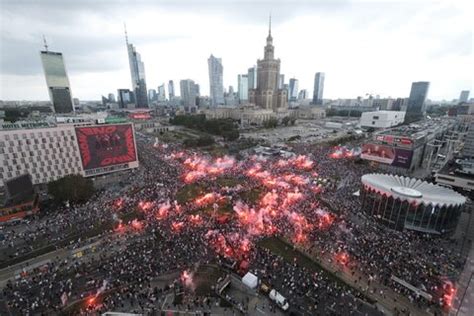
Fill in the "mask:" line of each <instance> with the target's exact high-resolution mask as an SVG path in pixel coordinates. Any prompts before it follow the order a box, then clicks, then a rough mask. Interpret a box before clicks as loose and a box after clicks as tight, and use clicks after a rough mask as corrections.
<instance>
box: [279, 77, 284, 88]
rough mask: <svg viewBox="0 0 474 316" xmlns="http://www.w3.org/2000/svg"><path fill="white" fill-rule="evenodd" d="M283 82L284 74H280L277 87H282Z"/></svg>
mask: <svg viewBox="0 0 474 316" xmlns="http://www.w3.org/2000/svg"><path fill="white" fill-rule="evenodd" d="M284 84H285V75H284V74H281V75H280V77H279V78H278V89H283V85H284Z"/></svg>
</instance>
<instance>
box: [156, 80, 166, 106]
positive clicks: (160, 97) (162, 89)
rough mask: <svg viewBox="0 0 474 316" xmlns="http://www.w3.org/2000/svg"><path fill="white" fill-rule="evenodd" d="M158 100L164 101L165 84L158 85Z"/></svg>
mask: <svg viewBox="0 0 474 316" xmlns="http://www.w3.org/2000/svg"><path fill="white" fill-rule="evenodd" d="M157 98H158V101H160V102H164V101H166V90H165V84H164V83H163V84H162V85H161V86H158V96H157Z"/></svg>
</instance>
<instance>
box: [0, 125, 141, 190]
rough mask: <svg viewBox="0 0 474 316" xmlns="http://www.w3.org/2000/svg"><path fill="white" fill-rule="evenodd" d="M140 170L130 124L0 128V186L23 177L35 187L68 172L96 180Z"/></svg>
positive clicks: (68, 173) (11, 126)
mask: <svg viewBox="0 0 474 316" xmlns="http://www.w3.org/2000/svg"><path fill="white" fill-rule="evenodd" d="M136 167H138V159H137V153H136V144H135V132H134V129H133V125H132V124H130V123H127V124H98V125H96V124H94V123H91V122H84V123H80V124H54V123H47V122H23V123H20V124H11V123H10V124H2V125H1V126H0V187H3V186H4V184H5V181H6V180H8V179H11V178H14V177H18V176H20V175H23V174H29V175H31V179H32V182H33V184H34V185H38V184H44V183H48V182H50V181H54V180H57V179H59V178H62V177H64V176H66V175H70V174H81V175H83V176H86V177H88V176H97V175H102V174H106V173H110V172H115V171H119V170H126V169H129V168H136Z"/></svg>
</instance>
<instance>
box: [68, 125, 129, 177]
mask: <svg viewBox="0 0 474 316" xmlns="http://www.w3.org/2000/svg"><path fill="white" fill-rule="evenodd" d="M75 130H76V136H77V142H78V146H79V152H80V154H81V160H82V166H83V168H84V171H85V172H86V174H88V172H87V171H89V170H93V169H98V168H102V169H104V168H106V167H110V166H114V165H120V164H122V165H123V164H127V163H132V162H137V152H136V148H135V139H134V133H133V127H132V125H131V124H120V125H117V124H116V125H99V126H87V127H76V128H75ZM137 166H138V164H137Z"/></svg>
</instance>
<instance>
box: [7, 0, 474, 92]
mask: <svg viewBox="0 0 474 316" xmlns="http://www.w3.org/2000/svg"><path fill="white" fill-rule="evenodd" d="M453 2H454V3H453ZM0 3H1V7H0V20H1V22H0V23H1V26H0V27H1V43H0V45H1V53H0V77H1V86H0V99H2V100H47V99H48V94H47V89H46V83H45V79H44V76H43V71H42V66H41V61H40V57H39V51H40V50H41V49H43V44H42V34H44V35H45V36H46V38H47V41H48V44H49V49H50V50H53V51H59V52H62V53H63V54H64V58H65V62H66V69H67V71H68V75H69V80H70V83H71V88H72V93H73V96H74V97H78V98H79V99H81V100H98V99H100V96H101V95H107V94H108V93H109V92H113V93H114V94H116V92H117V89H118V88H131V80H130V69H129V65H128V59H127V50H126V46H125V39H124V31H123V23H124V22H126V24H127V29H128V34H129V40H130V42H132V43H133V44H134V45H135V46H136V48H137V51H138V52H139V53H140V54H141V55H142V60H143V61H144V63H145V71H146V78H147V87H148V89H152V88H154V89H156V88H157V86H158V85H160V84H162V83H164V82H168V80H170V79H172V80H174V81H175V86H176V88H177V90H178V91H179V80H180V79H187V78H189V79H193V80H195V81H196V82H197V83H199V84H200V85H201V94H205V95H207V94H208V93H209V74H208V68H207V58H208V57H209V55H210V54H211V53H212V54H213V55H214V56H217V57H220V58H222V60H223V65H224V85H225V87H226V89H227V88H228V86H229V85H232V86H234V88H236V86H237V75H238V74H239V73H246V72H247V69H248V68H249V67H251V66H252V65H254V64H256V61H257V59H258V58H263V47H264V45H265V39H266V36H267V33H268V14H269V12H270V11H271V12H272V21H273V22H272V35H273V40H274V45H275V56H276V57H277V58H280V59H281V73H283V74H285V81H286V82H288V79H289V78H292V77H294V78H297V79H299V88H300V89H307V90H308V92H309V93H310V95H312V93H313V80H314V74H315V72H318V71H321V72H325V73H326V81H325V90H324V97H325V98H355V97H357V96H359V95H365V94H366V93H373V94H380V95H381V96H382V97H387V96H391V97H407V96H408V94H409V91H410V85H411V82H412V81H430V82H431V87H430V91H429V95H428V98H430V99H433V100H441V99H446V100H452V99H457V98H458V97H459V93H460V91H461V90H465V89H467V90H471V91H473V90H474V84H473V69H474V62H473V29H472V27H473V25H474V23H473V22H472V19H473V11H472V10H471V9H472V5H471V4H470V1H446V2H439V1H438V2H434V1H427V0H411V1H404V0H402V1H397V0H395V1H393V0H392V1H364V2H362V1H333V0H326V1H317V0H311V1H310V0H306V1H299V0H293V1H290V0H287V1H279V0H273V1H265V0H253V1H246V0H244V1H238V0H233V1H232V0H212V1H209V0H208V1H200V0H170V1H160V0H155V1H151V0H150V1H145V0H142V1H119V0H82V1H81V0H0ZM166 89H167V87H166ZM471 97H472V94H471Z"/></svg>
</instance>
